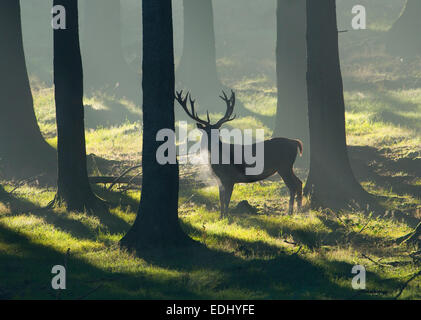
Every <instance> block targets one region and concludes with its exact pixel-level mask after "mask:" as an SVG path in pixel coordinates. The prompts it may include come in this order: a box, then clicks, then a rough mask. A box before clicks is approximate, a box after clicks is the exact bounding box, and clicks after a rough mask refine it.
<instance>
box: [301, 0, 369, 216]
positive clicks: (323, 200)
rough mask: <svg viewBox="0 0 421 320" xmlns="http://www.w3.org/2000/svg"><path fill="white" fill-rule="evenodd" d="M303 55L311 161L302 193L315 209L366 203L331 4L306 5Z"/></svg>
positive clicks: (309, 1) (328, 0)
mask: <svg viewBox="0 0 421 320" xmlns="http://www.w3.org/2000/svg"><path fill="white" fill-rule="evenodd" d="M307 50H308V66H307V68H308V69H307V70H308V72H307V86H308V103H309V104H308V110H309V123H310V159H311V162H310V173H309V177H308V180H307V184H306V188H305V191H306V193H307V194H309V195H310V196H311V202H312V205H313V206H315V207H319V206H323V207H331V208H339V207H343V206H344V205H347V204H349V203H350V202H352V200H355V201H357V202H360V203H361V202H363V203H364V202H365V201H366V200H367V199H368V196H369V195H368V194H367V193H366V192H365V191H364V190H363V188H362V187H361V185H360V184H359V183H358V182H357V181H356V179H355V177H354V175H353V172H352V169H351V166H350V163H349V159H348V152H347V145H346V134H345V103H344V97H343V83H342V76H341V69H340V61H339V52H338V51H339V50H338V31H337V22H336V5H335V0H320V1H313V0H307Z"/></svg>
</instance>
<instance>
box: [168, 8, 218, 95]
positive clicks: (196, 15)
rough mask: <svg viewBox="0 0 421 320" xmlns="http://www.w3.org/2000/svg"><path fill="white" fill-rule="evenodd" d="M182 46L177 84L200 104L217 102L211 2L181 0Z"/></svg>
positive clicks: (216, 75)
mask: <svg viewBox="0 0 421 320" xmlns="http://www.w3.org/2000/svg"><path fill="white" fill-rule="evenodd" d="M183 8H184V11H183V12H184V44H183V54H182V57H181V60H180V63H179V66H178V68H177V76H176V78H177V82H180V85H181V86H183V87H184V88H186V89H187V90H189V91H191V92H192V94H193V96H195V97H197V98H198V100H199V101H201V102H203V101H204V100H209V99H210V100H211V101H214V100H215V101H217V100H216V98H217V97H218V96H219V94H220V92H221V89H222V88H223V86H222V84H221V82H220V81H219V78H218V74H217V69H216V47H215V30H214V20H213V5H212V0H183Z"/></svg>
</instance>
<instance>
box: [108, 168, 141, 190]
mask: <svg viewBox="0 0 421 320" xmlns="http://www.w3.org/2000/svg"><path fill="white" fill-rule="evenodd" d="M141 167H142V165H137V166H134V167H131V168H128V169H127V170H124V171H123V173H122V174H121V175H120V176H118V177H117V178H115V179H114V181H113V182H112V183H111V185H110V186H109V187H108V191H110V190H111V189H112V188H113V187H114V185H115V184H116V183H118V182H119V181H120V179H122V178H123V177H124V176H125V175H126V174H128V173H129V172H131V171H133V170H136V169H138V168H141ZM131 181H133V178H132V179H131V180H130V182H131Z"/></svg>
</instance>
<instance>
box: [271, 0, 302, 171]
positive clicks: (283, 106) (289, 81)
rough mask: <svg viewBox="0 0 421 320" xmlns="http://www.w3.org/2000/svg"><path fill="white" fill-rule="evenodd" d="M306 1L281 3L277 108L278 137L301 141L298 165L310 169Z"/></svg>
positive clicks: (277, 49) (288, 0) (278, 22)
mask: <svg viewBox="0 0 421 320" xmlns="http://www.w3.org/2000/svg"><path fill="white" fill-rule="evenodd" d="M306 59H307V48H306V0H278V8H277V45H276V74H277V87H278V106H277V110H276V124H275V131H274V134H273V135H274V136H275V137H287V138H295V139H296V138H298V139H300V140H301V141H302V142H303V144H304V153H303V158H302V159H301V160H300V159H297V163H301V164H302V165H304V166H306V167H308V162H309V159H310V157H309V154H310V153H309V150H310V148H309V139H310V138H309V125H308V108H307V105H308V102H307V84H306V72H307V65H306Z"/></svg>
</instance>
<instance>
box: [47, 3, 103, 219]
mask: <svg viewBox="0 0 421 320" xmlns="http://www.w3.org/2000/svg"><path fill="white" fill-rule="evenodd" d="M54 5H62V6H64V7H65V8H66V22H67V26H66V29H65V30H62V29H58V30H54V85H55V101H56V119H57V137H58V141H57V150H58V191H57V195H56V199H55V200H56V202H58V203H64V205H65V206H66V207H67V209H68V210H74V211H92V210H94V209H96V208H97V206H98V203H99V200H98V199H97V198H96V196H95V195H94V194H93V192H92V190H91V186H90V184H89V180H88V174H87V166H86V148H85V128H84V111H83V70H82V59H81V55H80V47H79V24H78V3H77V0H54Z"/></svg>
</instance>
